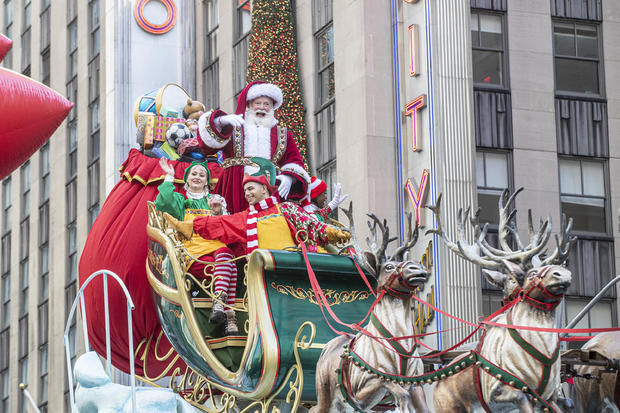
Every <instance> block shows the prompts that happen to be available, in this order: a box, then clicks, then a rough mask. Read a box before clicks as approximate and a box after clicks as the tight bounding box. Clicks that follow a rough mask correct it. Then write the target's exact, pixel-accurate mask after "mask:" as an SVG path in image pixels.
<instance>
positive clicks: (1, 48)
mask: <svg viewBox="0 0 620 413" xmlns="http://www.w3.org/2000/svg"><path fill="white" fill-rule="evenodd" d="M12 45H13V40H11V39H9V38H8V37H6V36H4V35H2V34H0V62H1V61H2V59H4V56H6V54H7V53H8V52H9V50H11V46H12Z"/></svg>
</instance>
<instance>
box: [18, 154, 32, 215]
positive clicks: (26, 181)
mask: <svg viewBox="0 0 620 413" xmlns="http://www.w3.org/2000/svg"><path fill="white" fill-rule="evenodd" d="M20 182H21V193H22V199H21V201H22V202H21V204H22V205H21V207H22V209H21V212H22V214H21V218H22V219H25V218H27V217H28V216H29V215H30V161H26V163H25V164H24V165H22V167H21V169H20Z"/></svg>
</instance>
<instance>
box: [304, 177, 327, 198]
mask: <svg viewBox="0 0 620 413" xmlns="http://www.w3.org/2000/svg"><path fill="white" fill-rule="evenodd" d="M308 190H309V191H310V199H314V198H316V197H317V196H319V195H321V194H322V193H323V192H325V191H326V190H327V184H326V183H325V182H323V181H322V180H321V179H319V178H317V177H316V176H312V177H310V185H309V186H308Z"/></svg>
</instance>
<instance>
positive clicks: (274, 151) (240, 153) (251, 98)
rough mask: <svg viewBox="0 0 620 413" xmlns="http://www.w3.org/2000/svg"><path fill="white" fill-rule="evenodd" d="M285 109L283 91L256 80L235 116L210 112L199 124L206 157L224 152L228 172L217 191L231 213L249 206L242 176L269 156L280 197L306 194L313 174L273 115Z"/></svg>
mask: <svg viewBox="0 0 620 413" xmlns="http://www.w3.org/2000/svg"><path fill="white" fill-rule="evenodd" d="M280 105H282V90H280V88H279V87H278V86H276V85H274V84H270V83H265V82H261V81H256V82H252V83H250V84H249V85H247V86H246V87H245V89H243V91H242V92H241V94H240V95H239V97H238V98H237V110H236V113H235V114H234V115H233V114H230V115H229V114H226V112H223V111H221V110H216V111H211V112H207V113H205V114H204V115H202V116H201V117H200V119H199V120H198V134H199V137H200V139H199V141H200V147H201V149H202V151H203V152H204V153H205V155H211V154H214V153H216V152H217V151H220V150H221V151H222V153H223V158H224V162H223V163H222V167H223V168H224V172H223V173H222V175H221V176H220V178H219V180H218V183H217V186H216V187H215V192H216V193H218V194H221V195H223V196H224V198H225V199H226V202H227V204H228V209H229V211H231V212H233V213H235V212H240V211H244V210H245V209H247V208H248V203H247V201H246V200H245V198H244V197H243V184H242V181H243V175H244V173H247V174H250V175H251V174H253V173H255V172H256V171H257V168H256V167H255V166H254V165H253V164H252V163H251V162H250V159H251V158H252V157H260V158H265V159H268V160H270V161H271V162H273V164H274V165H276V166H277V167H278V172H279V174H278V177H277V180H278V182H279V184H278V193H279V195H280V197H281V198H282V199H289V200H299V199H302V198H303V197H305V196H306V191H307V185H308V182H309V181H310V176H309V175H308V173H307V172H306V170H305V169H304V163H303V160H302V158H301V155H300V154H299V149H298V148H297V144H296V143H295V140H294V139H293V135H292V134H291V132H290V131H288V130H287V129H286V128H285V127H282V126H280V125H278V121H277V119H276V118H275V116H274V111H275V110H276V109H278V108H279V107H280Z"/></svg>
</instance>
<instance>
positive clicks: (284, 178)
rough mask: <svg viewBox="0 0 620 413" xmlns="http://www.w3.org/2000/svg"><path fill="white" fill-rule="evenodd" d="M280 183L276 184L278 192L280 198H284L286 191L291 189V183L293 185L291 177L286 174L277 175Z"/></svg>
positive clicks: (286, 195) (286, 194)
mask: <svg viewBox="0 0 620 413" xmlns="http://www.w3.org/2000/svg"><path fill="white" fill-rule="evenodd" d="M278 179H279V180H280V185H279V186H278V193H279V194H280V198H282V199H286V198H287V197H288V193H289V192H290V191H291V185H293V178H292V177H290V176H288V175H279V176H278Z"/></svg>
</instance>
